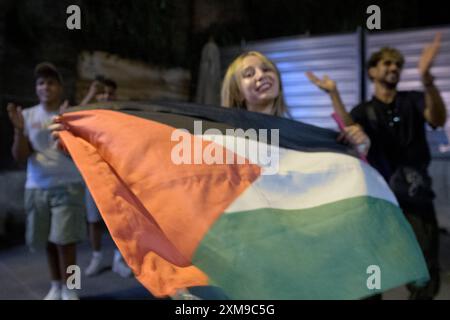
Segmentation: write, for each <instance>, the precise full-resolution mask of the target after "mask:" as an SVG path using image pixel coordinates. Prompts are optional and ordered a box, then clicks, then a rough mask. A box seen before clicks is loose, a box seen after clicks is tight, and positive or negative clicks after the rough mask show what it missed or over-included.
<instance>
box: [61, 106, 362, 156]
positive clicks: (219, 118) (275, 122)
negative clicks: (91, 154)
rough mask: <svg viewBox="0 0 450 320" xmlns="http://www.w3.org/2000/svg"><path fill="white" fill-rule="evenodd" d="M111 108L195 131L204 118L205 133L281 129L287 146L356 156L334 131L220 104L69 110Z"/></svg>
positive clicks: (281, 140) (88, 108)
mask: <svg viewBox="0 0 450 320" xmlns="http://www.w3.org/2000/svg"><path fill="white" fill-rule="evenodd" d="M93 109H107V110H114V111H120V112H124V113H127V114H130V115H134V116H137V117H141V118H145V119H150V120H153V121H157V122H160V123H163V124H167V125H170V126H172V127H174V128H183V129H186V130H188V131H189V132H191V133H193V131H194V121H202V128H203V132H204V131H205V130H207V129H212V128H215V129H218V130H220V131H222V132H225V130H226V129H235V128H241V129H243V130H247V129H256V130H259V129H267V130H268V133H269V134H270V129H279V144H280V146H281V147H283V148H288V149H293V150H298V151H313V152H319V151H333V152H340V153H348V154H352V155H355V153H354V151H353V150H352V149H351V148H349V147H348V146H345V145H342V144H339V143H337V142H336V137H337V133H336V132H335V131H333V130H329V129H323V128H319V127H315V126H312V125H309V124H306V123H302V122H298V121H293V120H290V119H285V118H280V117H274V116H270V115H266V114H261V113H256V112H248V111H246V110H239V109H230V108H223V107H216V106H206V105H199V104H194V103H178V102H153V101H152V102H108V103H97V104H95V105H90V106H86V107H75V108H71V109H70V110H69V112H70V111H71V112H74V111H81V110H93ZM269 141H271V139H270V138H269Z"/></svg>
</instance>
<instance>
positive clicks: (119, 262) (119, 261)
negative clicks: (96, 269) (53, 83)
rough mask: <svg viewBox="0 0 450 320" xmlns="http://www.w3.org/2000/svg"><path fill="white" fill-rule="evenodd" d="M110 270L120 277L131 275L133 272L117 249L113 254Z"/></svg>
mask: <svg viewBox="0 0 450 320" xmlns="http://www.w3.org/2000/svg"><path fill="white" fill-rule="evenodd" d="M112 271H113V272H115V273H118V274H119V275H120V276H121V277H122V278H130V277H131V276H132V275H133V272H132V271H131V269H130V267H128V266H127V264H126V263H125V261H124V260H123V258H122V255H121V254H120V252H119V251H116V252H115V254H114V260H113V265H112Z"/></svg>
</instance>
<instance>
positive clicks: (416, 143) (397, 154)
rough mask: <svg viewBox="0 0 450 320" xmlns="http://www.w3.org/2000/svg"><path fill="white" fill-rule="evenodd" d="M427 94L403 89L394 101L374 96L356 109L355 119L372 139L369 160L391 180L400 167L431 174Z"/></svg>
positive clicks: (353, 113)
mask: <svg viewBox="0 0 450 320" xmlns="http://www.w3.org/2000/svg"><path fill="white" fill-rule="evenodd" d="M424 110H425V95H424V93H423V92H418V91H403V92H402V91H399V92H397V95H396V97H395V99H394V101H393V102H392V103H390V104H386V103H383V102H381V101H380V100H378V99H377V98H375V97H373V98H372V100H371V101H369V102H364V103H361V104H359V105H358V106H356V107H355V108H353V110H352V111H351V115H352V118H353V120H354V121H355V122H356V123H358V124H360V125H361V126H362V127H363V129H364V131H365V132H366V133H367V135H368V136H369V138H370V140H371V147H370V150H369V154H368V159H369V162H370V163H371V164H372V165H373V166H374V167H375V168H376V169H377V170H378V171H379V172H380V173H381V174H382V175H383V176H384V178H385V179H386V180H387V181H389V178H390V177H391V175H392V174H393V173H394V172H395V170H396V169H397V168H398V167H399V166H409V167H414V168H416V169H419V170H421V171H423V172H424V173H425V174H427V173H426V172H427V168H428V165H429V164H430V159H431V156H430V149H429V147H428V143H427V140H426V131H425V130H426V129H425V122H426V120H425V118H424Z"/></svg>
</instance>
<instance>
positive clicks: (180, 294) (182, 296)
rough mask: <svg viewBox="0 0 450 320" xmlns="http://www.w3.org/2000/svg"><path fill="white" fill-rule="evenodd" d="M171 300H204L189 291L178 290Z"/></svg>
mask: <svg viewBox="0 0 450 320" xmlns="http://www.w3.org/2000/svg"><path fill="white" fill-rule="evenodd" d="M170 298H171V299H172V300H203V299H201V298H199V297H197V296H196V295H193V294H192V293H190V292H189V291H188V290H187V289H178V290H177V292H176V293H175V294H174V295H173V296H171V297H170Z"/></svg>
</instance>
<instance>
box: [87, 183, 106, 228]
mask: <svg viewBox="0 0 450 320" xmlns="http://www.w3.org/2000/svg"><path fill="white" fill-rule="evenodd" d="M86 214H87V221H88V222H89V223H97V222H100V221H102V220H103V219H102V216H101V215H100V211H98V208H97V205H96V204H95V201H94V198H92V194H91V193H90V192H89V189H88V188H86Z"/></svg>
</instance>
